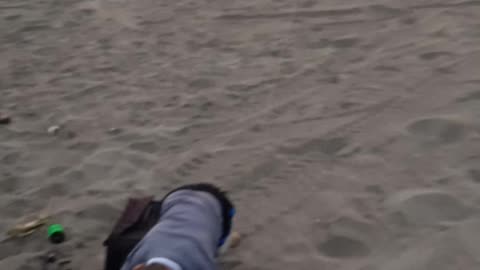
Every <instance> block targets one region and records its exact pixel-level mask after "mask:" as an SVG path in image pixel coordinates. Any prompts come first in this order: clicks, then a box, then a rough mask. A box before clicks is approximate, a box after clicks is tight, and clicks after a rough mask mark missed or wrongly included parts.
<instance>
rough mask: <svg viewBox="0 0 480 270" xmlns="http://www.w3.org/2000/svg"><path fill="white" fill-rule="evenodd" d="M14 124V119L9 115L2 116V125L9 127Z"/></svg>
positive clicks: (0, 122) (0, 117)
mask: <svg viewBox="0 0 480 270" xmlns="http://www.w3.org/2000/svg"><path fill="white" fill-rule="evenodd" d="M11 122H12V119H11V118H10V116H8V115H4V114H0V125H8V124H10V123H11Z"/></svg>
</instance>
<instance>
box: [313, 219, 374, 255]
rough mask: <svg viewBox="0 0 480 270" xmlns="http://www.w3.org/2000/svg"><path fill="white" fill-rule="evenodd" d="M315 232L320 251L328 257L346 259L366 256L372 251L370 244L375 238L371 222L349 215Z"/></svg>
mask: <svg viewBox="0 0 480 270" xmlns="http://www.w3.org/2000/svg"><path fill="white" fill-rule="evenodd" d="M322 229H323V228H321V227H319V228H318V231H317V232H315V233H314V234H315V238H316V241H317V248H318V251H319V252H320V253H321V254H323V255H325V256H328V257H332V258H338V259H344V258H357V257H364V256H367V255H369V254H370V253H371V247H370V246H369V245H368V243H370V242H374V241H372V239H373V238H374V235H373V232H374V230H373V228H372V226H371V224H368V223H366V222H364V221H360V220H357V219H355V218H352V217H349V216H343V217H340V218H338V219H336V220H334V221H333V222H331V223H330V224H329V225H328V229H327V231H326V232H325V231H323V230H322Z"/></svg>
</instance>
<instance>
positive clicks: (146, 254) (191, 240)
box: [121, 184, 235, 270]
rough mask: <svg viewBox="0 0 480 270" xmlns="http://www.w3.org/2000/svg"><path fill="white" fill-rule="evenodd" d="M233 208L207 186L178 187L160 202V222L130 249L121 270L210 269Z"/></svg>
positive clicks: (229, 222) (215, 189) (224, 234)
mask: <svg viewBox="0 0 480 270" xmlns="http://www.w3.org/2000/svg"><path fill="white" fill-rule="evenodd" d="M234 212H235V210H234V207H233V205H232V203H231V202H230V200H229V199H228V198H227V197H226V195H225V193H224V192H222V191H221V190H220V189H218V188H217V187H215V186H213V185H210V184H196V185H189V186H183V187H180V188H178V189H176V190H174V191H172V192H170V193H169V194H168V195H167V196H166V197H165V198H164V200H163V202H162V206H161V214H160V218H159V221H158V222H157V223H156V225H154V226H153V228H152V229H151V230H150V231H149V232H148V233H147V234H146V235H145V236H144V237H143V239H142V240H141V241H140V242H139V243H138V244H137V245H136V246H135V247H134V248H133V249H132V251H131V252H130V254H129V255H128V256H127V258H126V260H125V263H124V264H123V267H122V268H121V269H122V270H213V269H216V262H215V259H216V257H217V255H218V252H219V248H220V247H222V246H223V245H224V243H225V241H226V239H227V237H228V236H229V235H230V230H231V225H232V218H233V215H234Z"/></svg>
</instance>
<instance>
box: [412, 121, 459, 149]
mask: <svg viewBox="0 0 480 270" xmlns="http://www.w3.org/2000/svg"><path fill="white" fill-rule="evenodd" d="M407 131H408V132H409V133H410V134H411V135H412V136H414V137H415V138H417V139H419V140H420V141H423V142H427V143H435V144H450V143H454V142H458V141H460V140H462V139H463V138H464V137H465V135H466V133H467V126H466V125H465V123H462V122H460V121H457V120H455V119H448V118H440V117H438V118H424V119H419V120H415V121H413V122H411V123H410V124H409V125H408V126H407Z"/></svg>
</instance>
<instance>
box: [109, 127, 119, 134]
mask: <svg viewBox="0 0 480 270" xmlns="http://www.w3.org/2000/svg"><path fill="white" fill-rule="evenodd" d="M107 133H108V134H111V135H118V134H120V133H122V129H120V128H110V129H108V131H107Z"/></svg>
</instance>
